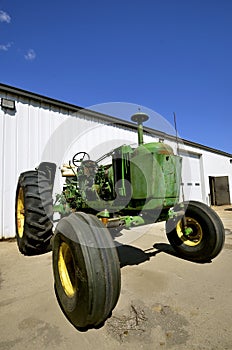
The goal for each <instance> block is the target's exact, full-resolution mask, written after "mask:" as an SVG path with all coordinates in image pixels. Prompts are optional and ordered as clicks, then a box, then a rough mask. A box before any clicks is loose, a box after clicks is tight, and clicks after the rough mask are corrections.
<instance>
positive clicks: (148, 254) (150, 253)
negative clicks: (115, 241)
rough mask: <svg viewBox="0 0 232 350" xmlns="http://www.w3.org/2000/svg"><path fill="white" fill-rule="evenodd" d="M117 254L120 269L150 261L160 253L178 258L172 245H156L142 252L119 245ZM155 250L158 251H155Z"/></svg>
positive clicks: (131, 247)
mask: <svg viewBox="0 0 232 350" xmlns="http://www.w3.org/2000/svg"><path fill="white" fill-rule="evenodd" d="M116 248H117V252H118V257H119V262H120V267H121V268H122V267H125V266H133V265H139V264H142V263H144V262H145V261H149V260H150V259H151V258H153V257H155V256H156V255H157V254H159V253H166V254H169V255H172V256H175V257H178V255H177V253H176V252H175V250H174V249H173V248H172V246H171V245H170V244H166V243H156V244H154V246H153V247H152V248H150V249H146V250H142V249H139V248H136V247H133V246H130V245H117V247H116ZM154 249H156V250H155V251H154Z"/></svg>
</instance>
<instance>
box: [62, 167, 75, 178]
mask: <svg viewBox="0 0 232 350" xmlns="http://www.w3.org/2000/svg"><path fill="white" fill-rule="evenodd" d="M76 172H77V167H76V166H74V165H70V164H63V166H62V168H61V175H62V177H75V176H76V175H75V174H76Z"/></svg>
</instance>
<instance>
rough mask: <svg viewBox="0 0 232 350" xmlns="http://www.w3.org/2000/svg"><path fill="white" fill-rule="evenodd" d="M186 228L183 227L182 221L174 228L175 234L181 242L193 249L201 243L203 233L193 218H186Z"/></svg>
mask: <svg viewBox="0 0 232 350" xmlns="http://www.w3.org/2000/svg"><path fill="white" fill-rule="evenodd" d="M185 221H186V227H185V228H184V227H183V223H182V220H180V221H179V222H178V224H177V226H176V232H177V235H178V237H179V238H180V239H181V240H182V242H183V243H184V244H186V245H188V246H190V247H194V246H196V245H198V244H200V242H201V241H202V237H203V231H202V227H201V225H200V224H199V222H198V221H197V220H195V219H193V218H190V217H186V218H185Z"/></svg>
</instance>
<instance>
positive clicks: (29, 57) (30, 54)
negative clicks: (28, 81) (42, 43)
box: [24, 49, 36, 61]
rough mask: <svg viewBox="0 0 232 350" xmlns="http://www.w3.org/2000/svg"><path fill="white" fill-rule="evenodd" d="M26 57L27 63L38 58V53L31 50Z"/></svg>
mask: <svg viewBox="0 0 232 350" xmlns="http://www.w3.org/2000/svg"><path fill="white" fill-rule="evenodd" d="M24 57H25V59H26V60H27V61H33V60H34V59H35V58H36V53H35V51H34V50H33V49H29V50H28V51H27V53H26V54H25V55H24Z"/></svg>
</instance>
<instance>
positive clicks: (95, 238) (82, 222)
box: [53, 213, 121, 330]
mask: <svg viewBox="0 0 232 350" xmlns="http://www.w3.org/2000/svg"><path fill="white" fill-rule="evenodd" d="M53 273H54V281H55V292H56V297H57V300H58V303H59V305H60V307H61V309H62V311H63V313H64V314H65V316H66V317H67V318H68V320H69V321H70V322H71V323H72V325H73V326H74V327H76V328H77V329H79V330H86V329H89V328H94V327H95V328H96V327H99V326H100V325H101V324H103V323H104V321H105V320H106V319H107V318H108V317H109V315H110V314H111V311H112V310H113V309H114V307H115V305H116V303H117V301H118V298H119V294H120V286H121V278H120V264H119V259H118V255H117V250H116V247H115V244H114V242H113V239H112V238H111V235H110V233H109V231H108V229H107V228H105V227H104V225H103V224H102V223H101V222H100V221H99V220H98V219H97V218H96V217H95V216H93V215H88V214H85V213H73V214H71V215H69V216H68V217H65V218H63V219H61V220H60V221H59V223H58V225H57V227H56V232H55V235H54V239H53Z"/></svg>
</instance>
